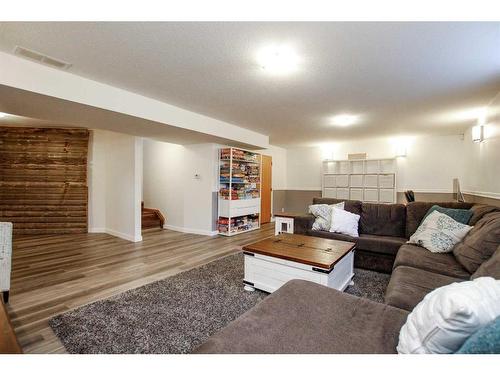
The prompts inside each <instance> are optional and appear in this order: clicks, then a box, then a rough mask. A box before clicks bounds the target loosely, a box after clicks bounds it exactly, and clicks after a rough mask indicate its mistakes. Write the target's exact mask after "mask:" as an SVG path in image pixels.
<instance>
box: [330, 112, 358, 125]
mask: <svg viewBox="0 0 500 375" xmlns="http://www.w3.org/2000/svg"><path fill="white" fill-rule="evenodd" d="M357 121H358V116H355V115H349V114H342V115H337V116H333V117H332V124H333V125H335V126H341V127H346V126H351V125H353V124H355V123H356V122H357Z"/></svg>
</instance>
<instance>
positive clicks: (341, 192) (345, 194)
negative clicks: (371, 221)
mask: <svg viewBox="0 0 500 375" xmlns="http://www.w3.org/2000/svg"><path fill="white" fill-rule="evenodd" d="M337 199H349V189H347V188H337Z"/></svg>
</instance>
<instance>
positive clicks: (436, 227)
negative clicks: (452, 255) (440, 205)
mask: <svg viewBox="0 0 500 375" xmlns="http://www.w3.org/2000/svg"><path fill="white" fill-rule="evenodd" d="M471 229H472V227H471V226H469V225H466V224H462V223H459V222H458V221H456V220H453V219H452V218H451V217H449V216H448V215H445V214H442V213H440V212H437V211H433V212H432V213H431V214H430V215H429V216H427V217H426V218H425V219H424V221H423V222H422V223H421V224H420V226H419V227H418V228H417V230H416V231H415V233H413V235H412V236H411V237H410V240H409V241H408V243H412V244H416V245H419V246H422V247H425V248H426V249H427V250H429V251H431V252H433V253H449V252H450V251H452V250H453V246H455V245H456V244H457V243H458V242H460V241H461V240H462V238H464V237H465V235H466V234H467V233H468V232H469V231H470V230H471Z"/></svg>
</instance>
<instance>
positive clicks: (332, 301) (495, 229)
mask: <svg viewBox="0 0 500 375" xmlns="http://www.w3.org/2000/svg"><path fill="white" fill-rule="evenodd" d="M338 202H339V200H335V199H324V198H316V199H314V203H315V204H318V203H328V204H332V203H338ZM345 202H346V204H345V209H346V210H348V211H351V212H355V213H358V214H359V215H360V216H361V218H360V226H359V230H360V237H359V238H358V239H354V238H352V237H349V236H345V235H340V234H335V233H329V232H322V231H312V230H311V229H310V228H311V227H312V223H313V222H314V217H312V215H304V216H301V217H299V218H298V219H297V218H296V220H295V227H294V228H295V232H296V233H301V234H307V235H314V236H320V237H326V238H333V239H341V240H352V241H355V242H357V249H356V259H355V263H356V265H357V266H358V267H360V266H361V267H363V268H371V269H375V270H382V271H385V272H391V271H392V274H391V279H390V282H389V285H388V287H387V290H386V294H385V304H381V303H376V302H372V301H369V300H367V299H365V298H359V297H355V296H352V295H349V294H346V293H342V292H339V291H336V290H333V289H329V288H326V287H324V286H321V285H317V284H313V283H310V282H308V281H301V280H293V281H290V282H288V283H287V284H285V285H284V286H283V287H281V288H280V289H278V290H277V291H276V292H275V293H273V294H272V295H270V296H269V297H267V298H266V299H265V300H264V301H262V302H260V303H259V304H258V305H257V306H255V307H254V308H253V309H251V310H249V311H248V312H247V313H245V314H244V315H242V316H241V317H240V318H238V319H237V320H236V321H234V322H232V323H230V324H229V325H228V326H227V327H226V328H224V329H223V330H221V331H220V332H218V333H217V334H215V335H214V336H212V337H211V338H210V339H209V340H208V341H206V342H205V343H204V344H203V345H201V346H200V347H199V348H198V349H197V350H196V351H195V352H196V353H396V345H397V342H398V337H399V331H400V329H401V327H402V326H403V324H404V323H405V321H406V317H407V315H408V314H409V312H410V311H411V310H412V309H413V308H414V307H415V306H416V305H417V304H418V303H419V302H420V301H421V300H422V299H423V298H424V296H425V295H426V294H428V293H429V292H431V291H432V290H434V289H436V288H439V287H441V286H444V285H448V284H451V283H453V282H458V281H463V280H469V279H474V278H476V277H481V276H491V277H494V278H496V279H500V208H497V207H492V206H485V205H472V204H470V203H455V202H445V203H426V202H414V203H410V204H408V205H400V204H396V205H376V204H367V203H361V202H358V201H345ZM434 204H437V205H440V206H443V207H450V208H467V209H468V208H471V209H472V210H473V215H472V217H471V219H470V221H469V224H471V225H474V228H473V229H472V230H471V231H470V232H469V234H468V235H467V236H466V237H465V238H464V240H463V241H462V242H461V243H460V244H457V246H455V248H454V251H453V252H452V253H447V254H435V253H431V252H430V251H428V250H426V249H423V248H421V247H419V246H415V245H411V244H406V241H407V240H408V238H409V237H410V236H411V234H413V233H414V232H415V230H416V229H417V227H418V226H419V224H420V222H421V220H422V218H423V217H424V216H425V214H426V213H427V211H428V210H429V208H430V207H431V206H432V205H434Z"/></svg>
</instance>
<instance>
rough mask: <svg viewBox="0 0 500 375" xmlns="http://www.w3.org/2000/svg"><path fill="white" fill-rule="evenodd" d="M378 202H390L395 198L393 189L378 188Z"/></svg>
mask: <svg viewBox="0 0 500 375" xmlns="http://www.w3.org/2000/svg"><path fill="white" fill-rule="evenodd" d="M379 200H380V202H384V203H392V202H394V200H395V193H394V189H380V197H379Z"/></svg>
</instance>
